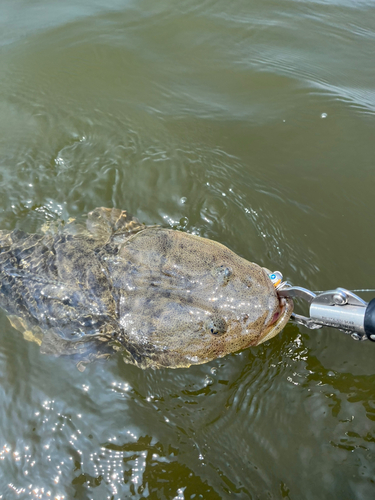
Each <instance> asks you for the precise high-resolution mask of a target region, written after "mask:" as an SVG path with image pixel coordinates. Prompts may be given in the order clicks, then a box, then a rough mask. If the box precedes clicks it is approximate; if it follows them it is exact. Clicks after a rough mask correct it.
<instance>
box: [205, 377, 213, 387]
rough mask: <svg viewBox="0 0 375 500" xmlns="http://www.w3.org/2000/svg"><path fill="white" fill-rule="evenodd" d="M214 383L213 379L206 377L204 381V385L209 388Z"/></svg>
mask: <svg viewBox="0 0 375 500" xmlns="http://www.w3.org/2000/svg"><path fill="white" fill-rule="evenodd" d="M213 383H214V381H213V380H212V378H211V377H206V378H205V381H204V385H205V386H206V387H207V386H208V385H212V384H213Z"/></svg>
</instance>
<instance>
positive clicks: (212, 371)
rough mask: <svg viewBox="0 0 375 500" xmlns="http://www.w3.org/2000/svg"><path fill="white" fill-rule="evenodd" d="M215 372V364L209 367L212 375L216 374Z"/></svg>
mask: <svg viewBox="0 0 375 500" xmlns="http://www.w3.org/2000/svg"><path fill="white" fill-rule="evenodd" d="M216 372H217V368H215V366H213V367H212V368H211V373H212V375H216Z"/></svg>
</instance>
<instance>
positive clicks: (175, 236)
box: [0, 208, 292, 368]
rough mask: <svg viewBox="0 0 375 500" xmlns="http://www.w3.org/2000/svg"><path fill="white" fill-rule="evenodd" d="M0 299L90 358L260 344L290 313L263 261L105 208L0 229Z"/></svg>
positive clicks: (207, 355) (202, 354)
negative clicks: (43, 228) (51, 224)
mask: <svg viewBox="0 0 375 500" xmlns="http://www.w3.org/2000/svg"><path fill="white" fill-rule="evenodd" d="M0 306H1V307H2V308H3V309H5V310H6V311H7V313H8V314H9V315H10V317H11V321H12V324H13V325H14V326H15V327H16V328H17V329H19V330H21V331H23V333H24V336H25V338H27V339H28V340H30V339H32V335H33V334H32V332H34V340H35V341H36V342H38V343H39V344H41V349H42V351H43V352H46V353H50V354H80V355H81V356H82V359H83V360H84V361H89V360H91V359H94V358H95V357H102V356H103V355H109V354H110V353H111V352H113V351H114V350H121V351H123V354H124V359H125V361H126V362H128V363H132V364H135V365H137V366H139V367H141V368H147V367H153V368H159V367H171V368H177V367H188V366H190V365H192V364H200V363H205V362H207V361H210V360H212V359H215V358H217V357H222V356H225V355H226V354H228V353H231V352H235V351H238V350H240V349H243V348H245V347H248V346H251V345H257V344H259V343H261V342H264V341H265V340H268V339H269V338H272V337H273V336H274V335H276V334H277V333H279V331H281V330H282V328H283V327H284V326H285V324H286V322H287V321H288V319H289V317H290V315H291V313H292V302H291V301H286V302H285V304H284V305H282V306H281V305H280V302H279V299H278V296H277V293H276V292H275V289H274V287H273V285H272V283H271V281H270V279H269V278H268V275H267V272H266V271H265V270H264V269H263V268H261V267H260V266H258V265H257V264H253V263H251V262H248V261H246V260H245V259H242V258H241V257H239V256H237V255H236V254H235V253H233V252H232V251H231V250H229V249H228V248H226V247H225V246H223V245H221V244H220V243H217V242H214V241H212V240H208V239H204V238H200V237H198V236H194V235H190V234H186V233H182V232H179V231H173V230H171V229H164V228H161V227H152V226H151V227H150V226H149V227H147V226H144V225H142V224H140V223H139V222H138V221H137V219H135V218H132V217H131V216H129V215H128V214H127V212H126V211H121V210H118V209H106V208H98V209H95V210H94V211H93V212H91V213H90V214H89V215H88V217H87V224H86V227H83V226H80V225H79V224H76V223H74V222H73V223H71V224H69V225H67V226H66V227H64V228H63V229H61V228H60V229H58V230H55V231H52V230H51V231H49V232H47V233H46V234H27V233H24V232H22V231H19V230H15V231H12V232H4V231H3V232H0ZM277 317H278V318H277ZM275 318H277V320H276V321H275Z"/></svg>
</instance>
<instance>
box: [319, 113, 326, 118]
mask: <svg viewBox="0 0 375 500" xmlns="http://www.w3.org/2000/svg"><path fill="white" fill-rule="evenodd" d="M327 116H328V115H327V113H322V114H321V115H320V118H327Z"/></svg>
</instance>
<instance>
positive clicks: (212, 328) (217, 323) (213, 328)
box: [206, 315, 227, 335]
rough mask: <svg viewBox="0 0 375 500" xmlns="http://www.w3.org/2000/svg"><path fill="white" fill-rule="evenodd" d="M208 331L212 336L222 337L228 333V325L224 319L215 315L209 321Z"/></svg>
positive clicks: (207, 324)
mask: <svg viewBox="0 0 375 500" xmlns="http://www.w3.org/2000/svg"><path fill="white" fill-rule="evenodd" d="M206 329H207V330H208V331H209V332H210V333H212V335H222V334H223V333H225V332H226V331H227V323H226V321H225V319H224V318H221V317H220V316H217V315H213V316H211V318H209V319H208V320H207V322H206Z"/></svg>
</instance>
